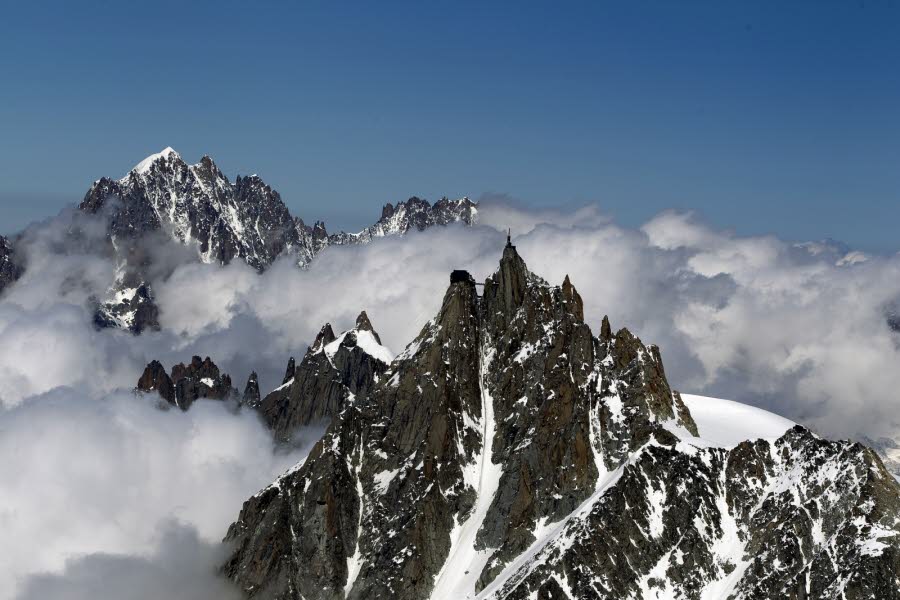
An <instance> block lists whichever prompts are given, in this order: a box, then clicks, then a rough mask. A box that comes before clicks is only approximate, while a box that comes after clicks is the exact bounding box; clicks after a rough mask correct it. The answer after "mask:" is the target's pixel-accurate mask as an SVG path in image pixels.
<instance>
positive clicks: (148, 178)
mask: <svg viewBox="0 0 900 600" xmlns="http://www.w3.org/2000/svg"><path fill="white" fill-rule="evenodd" d="M80 208H81V210H83V211H85V212H88V213H93V214H96V213H103V214H104V215H108V218H109V227H108V231H109V237H110V241H111V245H112V247H113V248H114V252H115V254H116V255H117V257H118V259H119V261H120V263H121V273H122V275H121V277H120V279H119V280H118V281H117V282H116V283H115V285H114V286H113V289H112V290H110V293H109V298H105V299H104V300H103V301H102V302H101V303H99V305H98V307H97V313H96V314H97V316H96V318H95V322H96V324H97V325H98V326H100V327H121V328H124V329H128V330H130V331H132V332H134V333H140V332H142V331H144V330H148V329H158V328H159V320H158V310H157V309H156V307H155V305H154V303H153V291H152V285H153V281H152V277H151V276H150V274H149V272H150V271H151V268H150V267H151V266H152V263H153V262H154V258H153V246H154V244H153V243H149V244H148V243H147V241H146V240H147V239H148V236H156V237H155V238H153V239H155V240H157V241H166V240H174V241H176V242H178V243H180V244H185V245H194V246H195V247H196V249H197V258H198V260H200V261H202V262H207V263H220V264H227V263H229V262H231V261H232V260H235V259H241V260H244V261H245V262H246V263H247V264H249V265H251V266H252V267H254V268H256V269H257V270H259V271H263V270H265V269H266V268H267V267H269V266H270V265H271V264H272V262H273V261H274V260H275V259H276V258H278V257H279V256H290V257H291V258H292V259H293V260H294V261H295V262H296V263H297V264H298V265H299V266H301V267H305V266H308V265H309V264H310V263H311V262H312V260H313V258H315V256H316V255H317V254H318V253H319V252H321V251H322V250H324V249H325V248H326V247H328V246H331V245H342V244H360V243H368V242H370V241H372V239H374V238H377V237H383V236H387V235H402V234H404V233H406V232H407V231H409V230H411V229H413V230H420V231H421V230H423V229H426V228H428V227H431V226H434V225H448V224H450V223H454V222H461V223H464V224H466V225H471V224H472V223H473V222H474V220H475V215H476V214H477V205H476V204H475V203H474V202H471V201H470V200H469V199H468V198H462V199H460V200H448V199H446V198H443V199H441V200H440V201H439V202H437V203H435V204H434V205H432V204H430V203H429V202H428V201H426V200H421V199H419V198H415V197H413V198H410V199H409V200H408V201H406V202H401V203H399V204H398V205H397V206H396V207H395V206H393V205H391V204H387V205H385V206H384V208H383V210H382V217H381V219H379V221H378V222H377V223H375V224H374V225H372V226H371V227H367V228H366V229H364V230H363V231H361V232H359V233H344V232H341V233H337V234H332V235H329V234H328V232H327V230H326V228H325V224H324V223H322V222H321V221H317V222H316V223H315V224H314V225H313V226H312V227H310V226H308V225H306V224H305V223H304V222H303V220H302V219H300V218H296V217H294V216H292V215H291V213H290V211H289V210H288V208H287V206H286V205H285V204H284V202H283V201H282V200H281V196H280V195H279V194H278V192H276V191H275V190H273V189H272V188H271V187H269V186H268V185H266V184H265V182H263V180H262V179H260V178H259V177H258V176H256V175H249V176H246V177H237V179H236V180H235V181H234V182H233V183H232V182H231V181H229V180H228V178H227V177H226V176H225V175H224V174H223V173H222V172H221V171H220V170H219V168H218V167H217V166H216V164H215V163H214V162H213V161H212V159H211V158H209V157H208V156H204V157H203V158H202V159H201V160H200V162H199V163H197V164H194V165H188V164H187V163H186V162H185V161H184V160H182V158H181V156H180V155H179V154H178V153H177V152H175V151H174V150H173V149H171V148H166V149H165V150H163V151H162V152H160V153H158V154H154V155H151V156H149V157H147V158H146V159H144V160H143V161H141V162H140V163H138V164H137V165H136V166H135V167H134V168H133V169H132V170H131V171H130V172H129V173H128V174H127V175H126V176H125V177H123V178H122V179H118V180H114V179H109V178H106V177H104V178H103V179H100V180H98V181H96V182H94V184H93V185H92V186H91V188H90V189H89V190H88V192H87V194H86V195H85V197H84V200H83V201H82V202H81V205H80ZM0 260H2V258H0ZM0 269H2V264H0ZM0 286H2V273H0Z"/></svg>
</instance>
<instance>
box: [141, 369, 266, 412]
mask: <svg viewBox="0 0 900 600" xmlns="http://www.w3.org/2000/svg"><path fill="white" fill-rule="evenodd" d="M248 385H249V383H248ZM136 389H137V390H138V391H141V392H153V391H156V392H158V393H159V395H160V397H162V398H163V399H164V400H165V401H166V402H168V403H169V404H171V405H173V406H177V407H178V408H180V409H181V410H187V409H189V408H190V407H191V404H193V403H194V401H196V400H197V399H199V398H210V399H213V400H232V399H233V400H237V399H238V398H239V396H238V391H237V390H236V389H234V388H233V387H232V386H231V377H230V376H228V375H227V374H225V373H219V368H218V367H217V366H216V365H215V363H213V362H212V361H211V360H210V359H209V357H208V356H207V357H206V358H205V359H202V360H201V359H200V357H199V356H194V357H193V358H192V359H191V362H190V363H188V364H184V363H179V364H177V365H175V366H174V367H172V373H171V375H166V371H165V368H164V367H163V366H162V365H161V364H160V363H159V362H158V361H155V360H154V361H152V362H151V363H150V364H148V365H147V368H146V369H144V373H143V375H141V378H140V379H139V380H138V384H137V388H136Z"/></svg>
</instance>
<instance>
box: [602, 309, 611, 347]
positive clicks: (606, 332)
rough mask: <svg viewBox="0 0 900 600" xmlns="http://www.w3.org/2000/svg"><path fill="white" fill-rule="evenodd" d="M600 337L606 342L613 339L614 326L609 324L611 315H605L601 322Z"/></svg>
mask: <svg viewBox="0 0 900 600" xmlns="http://www.w3.org/2000/svg"><path fill="white" fill-rule="evenodd" d="M600 339H601V340H602V341H604V342H609V341H612V339H613V334H612V327H611V326H610V324H609V316H608V315H603V322H602V323H600Z"/></svg>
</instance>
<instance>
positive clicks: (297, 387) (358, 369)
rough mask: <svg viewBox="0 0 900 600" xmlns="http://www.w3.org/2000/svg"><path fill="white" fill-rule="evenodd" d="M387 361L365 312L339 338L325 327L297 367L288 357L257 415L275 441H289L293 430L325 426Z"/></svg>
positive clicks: (365, 391) (371, 383)
mask: <svg viewBox="0 0 900 600" xmlns="http://www.w3.org/2000/svg"><path fill="white" fill-rule="evenodd" d="M390 360H391V356H390V353H388V352H387V349H386V348H384V347H383V346H381V342H380V338H379V337H378V334H377V333H375V330H374V329H373V328H372V324H371V322H369V319H368V316H366V313H365V311H363V312H362V313H361V314H360V317H359V318H358V319H357V326H356V327H355V328H353V329H350V330H348V331H345V332H343V333H341V335H340V336H337V337H335V335H334V332H333V331H332V329H331V325H330V324H326V325H325V326H324V327H322V330H321V331H320V332H319V335H318V336H316V341H315V342H314V343H313V345H312V346H311V347H310V348H309V350H308V351H307V352H306V354H305V355H304V357H303V360H302V361H301V362H300V364H299V365H297V366H296V367H294V359H293V358H291V360H290V362H289V364H288V372H287V373H285V378H284V382H283V383H282V384H281V385H280V386H278V387H277V388H276V389H274V390H273V391H272V392H270V393H269V394H268V395H267V396H266V397H265V398H264V399H263V400H262V402H261V403H260V406H259V411H260V414H261V415H262V417H263V419H264V420H265V421H266V423H267V424H268V425H269V427H270V428H271V429H272V431H273V432H274V433H275V437H276V439H278V440H279V441H281V442H290V441H291V438H292V435H293V433H294V431H295V430H296V429H297V428H298V427H301V426H304V425H309V424H312V423H322V422H327V421H329V420H330V419H332V418H334V417H335V416H336V415H338V414H340V413H341V411H343V410H344V408H345V407H347V406H348V404H349V403H351V402H358V401H360V400H361V399H362V398H365V397H366V396H367V395H368V394H369V392H370V391H371V389H372V388H373V386H374V385H375V383H376V382H377V381H378V379H379V377H380V375H381V374H383V373H384V371H385V370H386V369H387V368H388V363H389V362H390Z"/></svg>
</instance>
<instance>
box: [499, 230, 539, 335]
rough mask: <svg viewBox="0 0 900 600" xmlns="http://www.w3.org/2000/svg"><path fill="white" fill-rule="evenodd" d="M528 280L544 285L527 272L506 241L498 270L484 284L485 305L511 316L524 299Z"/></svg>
mask: <svg viewBox="0 0 900 600" xmlns="http://www.w3.org/2000/svg"><path fill="white" fill-rule="evenodd" d="M529 280H532V281H534V282H536V283H539V284H542V285H546V283H545V282H544V281H543V280H541V279H540V278H539V277H537V276H536V275H533V274H532V273H531V272H530V271H529V270H528V267H527V266H526V265H525V261H524V260H522V257H521V256H519V253H518V252H517V251H516V247H515V246H514V245H513V244H512V243H511V242H509V241H507V243H506V247H505V248H503V257H502V258H501V259H500V268H499V269H498V270H497V271H496V272H494V274H493V275H491V276H490V277H488V278H487V280H486V281H485V283H484V298H485V303H486V304H487V305H490V306H491V307H492V308H496V309H497V310H500V311H501V312H503V313H504V314H506V315H507V316H510V317H511V316H513V315H514V314H515V312H516V311H517V310H518V309H519V307H520V306H521V305H522V303H523V301H524V299H525V295H526V293H527V290H528V286H529Z"/></svg>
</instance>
